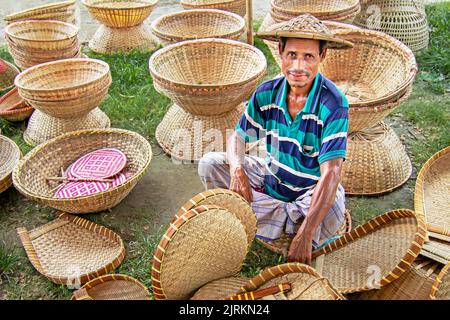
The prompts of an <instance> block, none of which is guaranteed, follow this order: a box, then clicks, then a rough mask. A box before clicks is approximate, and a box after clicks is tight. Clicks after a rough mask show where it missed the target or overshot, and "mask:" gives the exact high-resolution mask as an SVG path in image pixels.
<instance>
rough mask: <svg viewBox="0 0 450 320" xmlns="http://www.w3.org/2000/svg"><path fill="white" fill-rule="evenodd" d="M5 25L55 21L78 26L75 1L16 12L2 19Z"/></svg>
mask: <svg viewBox="0 0 450 320" xmlns="http://www.w3.org/2000/svg"><path fill="white" fill-rule="evenodd" d="M3 19H4V20H5V21H6V23H7V24H10V23H13V22H18V21H24V20H56V21H62V22H68V23H71V24H74V25H78V23H79V19H78V8H77V4H76V0H71V1H64V2H55V3H50V4H46V5H43V6H39V7H34V8H31V9H27V10H23V11H20V12H16V13H13V14H10V15H7V16H5V17H4V18H3Z"/></svg>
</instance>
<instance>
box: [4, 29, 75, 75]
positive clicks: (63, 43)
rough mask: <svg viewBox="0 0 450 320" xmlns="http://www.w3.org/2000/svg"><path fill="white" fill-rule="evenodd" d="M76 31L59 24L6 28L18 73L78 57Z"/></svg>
mask: <svg viewBox="0 0 450 320" xmlns="http://www.w3.org/2000/svg"><path fill="white" fill-rule="evenodd" d="M78 30H79V29H78V27H77V26H75V25H73V24H70V23H66V22H61V21H50V20H36V21H19V22H14V23H12V24H10V25H8V26H7V27H6V28H5V38H6V42H7V44H8V48H9V52H10V53H11V55H12V57H13V58H14V62H15V63H16V65H17V66H19V68H21V69H27V68H29V67H32V66H34V65H37V64H41V63H44V62H49V61H53V60H58V59H68V58H77V57H80V56H81V44H80V42H79V40H78Z"/></svg>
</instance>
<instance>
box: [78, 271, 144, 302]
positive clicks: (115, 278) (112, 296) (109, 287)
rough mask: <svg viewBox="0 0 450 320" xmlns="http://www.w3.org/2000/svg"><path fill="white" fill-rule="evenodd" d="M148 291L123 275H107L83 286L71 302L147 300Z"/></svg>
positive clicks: (140, 284)
mask: <svg viewBox="0 0 450 320" xmlns="http://www.w3.org/2000/svg"><path fill="white" fill-rule="evenodd" d="M149 296H150V293H149V292H148V289H147V288H146V287H145V286H144V285H143V284H142V283H140V282H139V281H137V280H136V279H134V278H132V277H130V276H127V275H123V274H108V275H104V276H101V277H98V278H96V279H94V280H91V281H89V282H88V283H86V284H85V285H83V286H82V287H81V288H80V289H78V290H77V291H75V292H74V293H73V296H72V299H71V300H149Z"/></svg>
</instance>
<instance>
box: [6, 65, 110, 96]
mask: <svg viewBox="0 0 450 320" xmlns="http://www.w3.org/2000/svg"><path fill="white" fill-rule="evenodd" d="M82 62H93V63H97V64H99V65H102V66H104V67H106V71H105V72H104V73H103V74H102V75H101V76H100V77H98V78H96V79H94V80H90V81H88V82H85V83H83V84H79V85H76V86H72V87H69V88H62V87H58V88H52V89H44V88H33V89H29V88H26V87H24V86H22V85H21V84H20V83H19V80H20V79H21V78H22V77H24V75H28V74H29V73H30V72H33V71H35V70H36V69H43V68H44V69H45V68H46V67H48V66H53V65H58V64H61V65H65V64H68V63H82ZM110 72H111V71H110V68H109V64H108V63H106V62H105V61H103V60H100V59H92V58H70V59H62V60H56V61H50V62H45V63H41V64H38V65H35V66H33V67H30V68H28V69H26V70H24V71H22V72H21V73H20V74H19V75H17V77H16V78H15V80H14V85H15V86H16V87H18V88H19V89H22V90H25V91H30V90H32V91H33V92H40V93H44V92H54V91H60V90H74V89H78V88H81V87H85V86H87V85H90V84H92V83H94V82H97V81H99V80H101V79H102V78H103V77H105V76H107V75H108V73H110Z"/></svg>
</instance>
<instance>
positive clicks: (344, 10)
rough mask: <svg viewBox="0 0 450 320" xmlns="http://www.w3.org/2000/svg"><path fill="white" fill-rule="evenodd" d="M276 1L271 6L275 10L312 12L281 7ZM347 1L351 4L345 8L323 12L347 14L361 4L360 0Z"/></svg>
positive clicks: (300, 12)
mask: <svg viewBox="0 0 450 320" xmlns="http://www.w3.org/2000/svg"><path fill="white" fill-rule="evenodd" d="M276 1H277V0H271V1H270V7H271V9H272V10H275V11H278V12H283V13H288V14H292V15H300V14H302V13H305V12H309V13H311V14H312V12H311V11H305V10H300V11H299V10H292V9H285V8H283V7H280V6H279V5H276V4H275V2H276ZM321 2H322V1H321ZM346 2H347V3H349V4H350V3H351V5H349V6H348V7H346V8H345V9H339V10H336V11H322V12H323V13H324V14H327V15H330V14H329V13H332V14H333V15H337V14H341V13H342V14H345V13H348V12H350V11H352V10H354V9H355V8H356V7H358V6H361V5H360V1H359V0H347V1H346ZM302 7H309V8H311V7H312V6H311V5H304V6H302ZM322 12H321V13H322ZM314 13H317V12H314Z"/></svg>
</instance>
